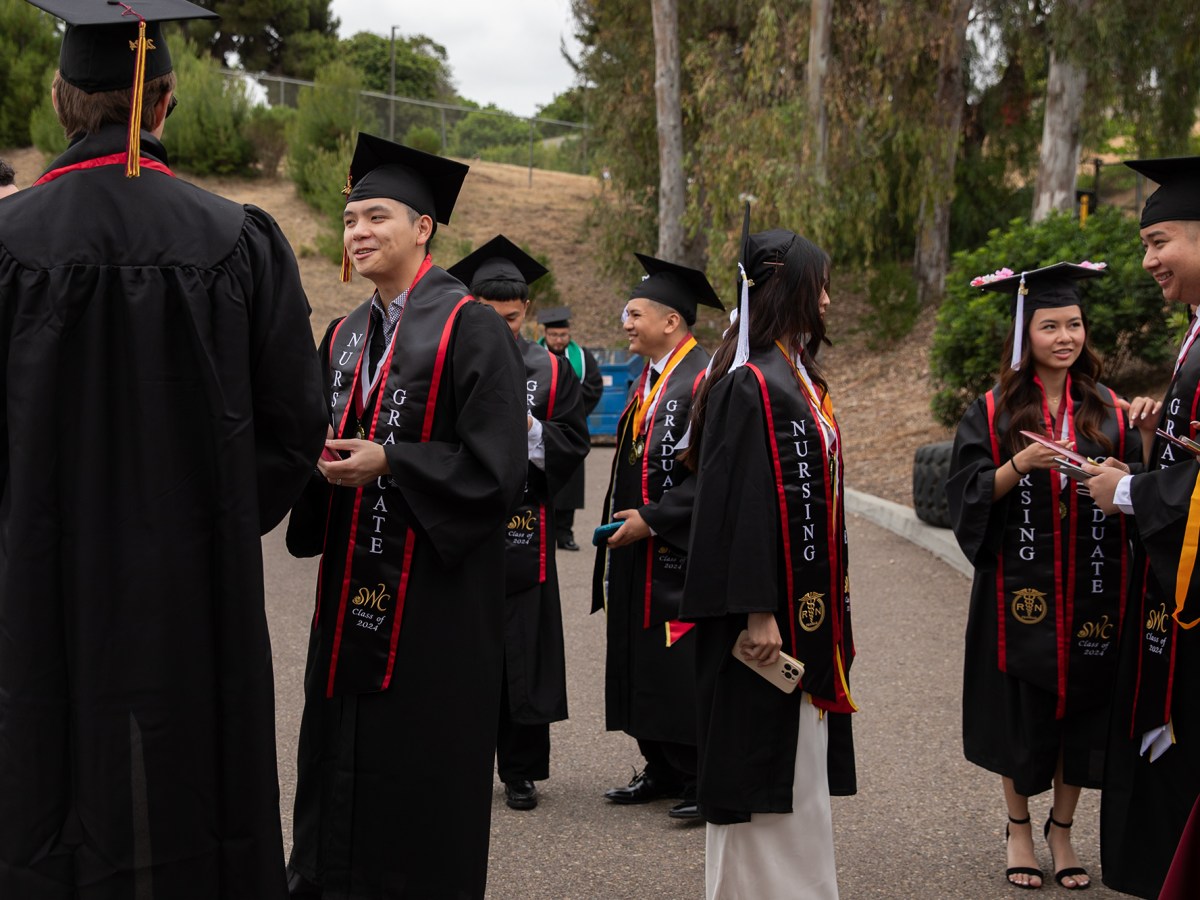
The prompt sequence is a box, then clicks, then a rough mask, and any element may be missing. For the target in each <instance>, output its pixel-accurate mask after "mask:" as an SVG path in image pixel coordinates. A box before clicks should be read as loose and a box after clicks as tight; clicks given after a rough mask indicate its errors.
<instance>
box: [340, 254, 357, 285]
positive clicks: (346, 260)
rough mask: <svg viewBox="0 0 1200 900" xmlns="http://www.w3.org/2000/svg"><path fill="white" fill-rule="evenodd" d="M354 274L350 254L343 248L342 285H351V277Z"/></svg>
mask: <svg viewBox="0 0 1200 900" xmlns="http://www.w3.org/2000/svg"><path fill="white" fill-rule="evenodd" d="M353 272H354V269H353V267H352V266H351V265H350V254H349V253H347V252H346V248H345V247H343V248H342V276H341V277H342V284H349V283H350V276H351V274H352V273H353Z"/></svg>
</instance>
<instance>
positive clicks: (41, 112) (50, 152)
mask: <svg viewBox="0 0 1200 900" xmlns="http://www.w3.org/2000/svg"><path fill="white" fill-rule="evenodd" d="M57 68H58V66H57V65H52V66H51V67H50V68H49V69H47V70H46V74H45V75H44V76H43V80H44V81H45V90H43V91H42V99H41V101H39V102H38V104H37V106H35V107H34V108H33V112H32V113H31V114H30V116H29V138H30V140H31V141H32V142H33V146H35V147H37V148H38V149H39V150H41V151H42V153H43V154H45V156H46V158H47V159H56V158H57V157H58V156H60V155H61V154H62V153H63V151H65V150H66V149H67V135H66V132H65V131H63V127H62V123H61V122H59V121H58V113H56V112H55V111H54V103H53V102H52V101H51V99H50V85H51V84H52V83H53V82H54V72H55V70H56V69H57Z"/></svg>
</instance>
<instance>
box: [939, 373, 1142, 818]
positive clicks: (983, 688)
mask: <svg viewBox="0 0 1200 900" xmlns="http://www.w3.org/2000/svg"><path fill="white" fill-rule="evenodd" d="M1100 390H1101V396H1103V397H1109V396H1111V395H1110V392H1109V390H1108V389H1107V388H1104V387H1102V386H1101V388H1100ZM998 391H999V389H998V388H994V389H993V391H992V392H991V395H990V396H991V398H992V403H993V405H994V404H995V403H996V402H998V397H999V394H998ZM1071 399H1072V402H1073V404H1074V409H1075V410H1078V409H1079V406H1080V403H1081V400H1080V397H1079V395H1078V393H1074V396H1072V398H1071ZM987 401H988V398H987V396H986V395H985V396H984V397H980V398H979V399H978V400H976V401H975V402H974V403H973V404H972V405H971V406H970V407H969V408H968V409H967V412H966V413H965V414H964V415H963V418H962V421H961V422H960V423H959V426H958V431H957V433H956V435H955V440H954V450H953V454H952V458H951V463H950V474H949V478H948V479H947V482H946V496H947V499H948V501H949V505H950V517H951V522H952V527H953V529H954V533H955V536H956V537H957V539H958V543H959V546H960V547H961V548H962V550H963V553H964V554H965V555H966V557H967V559H969V560H970V561H971V564H972V565H973V566H974V567H975V576H974V580H973V581H972V584H971V602H970V610H969V614H968V617H967V628H966V652H965V654H964V661H963V699H962V707H963V752H964V755H965V756H966V758H967V759H968V760H969V761H970V762H972V763H974V764H975V765H977V766H981V767H982V768H985V769H987V770H988V771H990V772H995V773H997V774H998V775H1003V776H1007V777H1009V778H1012V779H1013V783H1014V787H1015V789H1016V791H1017V793H1019V794H1023V795H1025V796H1032V795H1035V794H1040V793H1041V792H1043V791H1045V790H1048V789H1049V788H1050V787H1051V784H1052V780H1053V778H1054V772H1055V768H1056V766H1057V763H1058V757H1059V749H1060V748H1061V750H1062V762H1063V777H1064V780H1065V781H1066V782H1067V783H1068V784H1073V785H1078V786H1080V787H1088V788H1098V787H1100V786H1101V780H1102V778H1103V773H1104V748H1105V742H1106V739H1107V728H1108V718H1109V703H1110V700H1111V697H1112V687H1113V678H1114V676H1115V665H1116V656H1117V651H1118V630H1119V627H1118V623H1119V621H1120V601H1121V600H1122V599H1123V597H1122V596H1121V595H1122V593H1123V591H1124V587H1125V584H1124V583H1125V579H1126V577H1127V575H1128V554H1127V552H1126V544H1125V535H1124V533H1123V529H1122V528H1121V519H1120V517H1117V516H1109V517H1107V518H1104V517H1103V514H1102V513H1097V511H1096V510H1095V505H1094V504H1093V503H1092V502H1091V498H1090V497H1087V496H1085V495H1082V494H1078V493H1076V492H1075V483H1074V482H1071V481H1068V482H1067V490H1068V491H1069V492H1070V493H1069V494H1067V495H1066V496H1067V497H1068V499H1069V498H1070V497H1071V496H1072V495H1073V496H1074V502H1076V503H1077V504H1078V505H1077V507H1076V518H1075V520H1073V521H1077V522H1078V523H1079V524H1080V527H1081V528H1084V529H1087V528H1090V527H1091V526H1092V525H1096V526H1099V527H1101V528H1102V529H1103V531H1102V532H1098V533H1100V534H1102V536H1103V539H1102V541H1101V542H1099V543H1098V544H1097V547H1096V548H1095V549H1098V550H1099V552H1100V553H1101V554H1102V556H1101V557H1100V559H1099V560H1096V559H1083V558H1080V557H1083V556H1085V555H1087V556H1089V557H1090V556H1091V554H1090V553H1087V554H1085V553H1084V552H1082V551H1077V552H1076V563H1077V566H1076V567H1077V570H1078V571H1079V575H1078V577H1076V578H1075V580H1074V584H1075V591H1074V596H1073V597H1072V598H1070V602H1071V604H1072V608H1073V622H1072V623H1065V624H1066V627H1065V628H1064V629H1063V631H1064V633H1065V634H1069V635H1071V638H1070V646H1071V647H1072V648H1075V647H1077V646H1079V647H1082V645H1083V643H1084V642H1086V643H1088V644H1089V646H1090V648H1091V649H1090V654H1091V655H1089V656H1088V657H1087V659H1088V660H1097V659H1100V658H1102V657H1107V660H1106V664H1105V665H1104V666H1103V671H1100V670H1099V669H1098V668H1094V669H1092V670H1091V671H1085V670H1084V669H1083V668H1082V667H1080V666H1070V665H1068V669H1067V673H1066V679H1067V682H1066V684H1067V688H1066V690H1067V694H1066V696H1065V705H1064V706H1063V709H1062V713H1063V714H1062V716H1061V717H1060V716H1059V715H1058V712H1059V693H1058V691H1057V690H1056V689H1052V688H1050V687H1049V686H1048V685H1047V684H1046V683H1045V682H1041V683H1039V679H1038V678H1037V677H1034V676H1031V675H1030V674H1029V673H1027V672H1023V671H1022V670H1021V665H1022V661H1021V660H1020V659H1019V656H1018V655H1019V654H1020V653H1022V652H1030V653H1031V652H1035V651H1032V650H1030V649H1028V648H1030V647H1031V646H1032V645H1034V644H1035V643H1037V646H1038V647H1039V650H1037V651H1036V652H1038V653H1039V655H1040V656H1042V657H1043V659H1041V660H1038V661H1037V663H1038V664H1039V665H1041V664H1042V663H1045V662H1050V661H1051V660H1052V658H1053V656H1054V653H1055V650H1054V647H1053V646H1052V645H1046V644H1044V643H1041V641H1042V636H1033V637H1030V636H1029V635H1026V634H1023V633H1022V631H1023V629H1028V628H1029V627H1030V626H1029V625H1020V624H1017V623H1013V620H1012V618H1011V610H1010V609H1009V608H1008V607H1007V606H1006V616H1005V621H1006V624H1007V625H1008V627H1006V633H1009V631H1010V630H1011V635H1010V637H1009V641H1011V642H1012V645H1011V647H1010V648H1008V649H1007V651H1006V670H1005V671H1001V668H1000V655H999V628H1000V625H999V618H998V612H997V567H998V565H1000V564H1001V563H1000V561H1001V559H1002V558H1003V559H1004V560H1005V563H1004V564H1005V566H1006V571H1007V573H1008V574H1009V575H1010V576H1011V577H1012V578H1017V579H1018V583H1019V585H1020V586H1036V587H1040V588H1042V589H1043V591H1044V592H1045V593H1046V594H1047V595H1048V603H1049V604H1050V605H1051V607H1054V604H1055V601H1054V600H1053V599H1051V598H1050V597H1051V595H1052V594H1053V585H1054V583H1055V576H1054V574H1053V569H1052V568H1050V567H1051V566H1052V559H1053V553H1054V540H1053V533H1052V532H1050V533H1045V532H1047V530H1048V529H1046V528H1045V527H1043V526H1044V524H1045V521H1048V516H1049V512H1048V511H1047V507H1048V505H1049V504H1051V503H1052V500H1051V499H1050V488H1051V479H1052V478H1056V479H1057V478H1059V477H1060V476H1059V475H1058V474H1057V473H1050V472H1046V471H1041V472H1036V473H1031V474H1030V475H1029V476H1027V479H1025V480H1022V482H1021V483H1020V484H1018V485H1017V486H1016V487H1015V488H1013V490H1012V491H1011V492H1010V493H1009V494H1008V495H1006V496H1005V497H1003V498H1002V499H1001V500H1000V501H998V502H996V503H993V502H992V489H993V484H994V482H995V475H996V470H997V466H996V462H995V455H994V454H995V452H996V450H995V448H996V447H1000V448H1002V447H1003V445H1002V444H1000V443H997V444H995V445H994V444H993V438H994V433H993V431H992V430H990V429H989V424H988V408H987ZM1102 427H1103V430H1104V432H1105V434H1106V435H1107V436H1108V438H1109V440H1110V441H1111V442H1112V445H1113V447H1114V450H1113V451H1112V452H1111V454H1110V455H1118V456H1119V455H1121V453H1120V452H1119V448H1122V447H1123V451H1124V452H1123V455H1124V459H1125V461H1126V462H1127V463H1130V464H1133V465H1140V463H1141V458H1142V450H1141V448H1142V443H1141V437H1140V436H1139V435H1138V433H1137V432H1136V431H1135V430H1133V429H1130V428H1128V426H1127V424H1126V423H1125V421H1124V418H1123V417H1121V419H1120V421H1118V419H1117V417H1116V416H1113V415H1109V416H1108V417H1107V418H1106V420H1105V421H1104V422H1103V423H1102ZM1119 429H1124V435H1123V436H1122V435H1121V433H1120V431H1119ZM1005 430H1007V424H1006V420H1005V418H1004V417H1003V416H1000V417H999V424H998V426H997V428H996V433H1003V432H1004V431H1005ZM1076 441H1077V449H1078V451H1079V452H1080V453H1083V454H1084V455H1087V456H1092V457H1096V456H1100V455H1104V452H1105V451H1104V450H1103V448H1101V447H1100V446H1099V445H1096V444H1093V443H1091V442H1089V441H1088V440H1087V439H1086V438H1085V437H1084V436H1083V435H1082V434H1076ZM999 452H1000V453H1001V465H1005V464H1007V461H1008V453H1007V451H1005V450H1003V449H1000V451H999ZM1026 497H1028V498H1029V501H1030V503H1031V504H1034V505H1033V507H1032V508H1031V514H1030V515H1029V516H1027V515H1026V513H1025V507H1024V505H1023V504H1022V502H1020V501H1022V500H1023V499H1024V498H1026ZM1064 502H1065V501H1064ZM1062 509H1064V510H1065V509H1066V507H1065V506H1064V507H1062ZM1097 515H1099V517H1100V519H1099V521H1097V522H1094V521H1093V520H1094V519H1096V516H1097ZM1043 516H1046V517H1047V520H1043V518H1042V517H1043ZM1066 521H1068V520H1067V519H1064V518H1062V517H1061V516H1060V522H1066ZM1030 527H1034V529H1035V533H1036V534H1037V536H1038V537H1037V543H1036V544H1027V545H1024V546H1025V551H1026V553H1030V554H1033V553H1035V554H1036V555H1037V556H1038V558H1039V563H1038V564H1039V565H1042V564H1044V565H1045V566H1046V567H1047V568H1045V569H1040V568H1039V569H1037V570H1033V569H1032V568H1031V567H1029V566H1021V565H1019V562H1020V557H1019V556H1018V555H1017V554H1018V553H1019V552H1020V549H1021V547H1022V546H1023V545H1022V540H1023V538H1025V537H1026V536H1027V535H1028V534H1029V533H1030ZM1069 531H1070V526H1069V525H1068V526H1067V527H1064V528H1063V543H1062V547H1063V548H1064V550H1065V549H1066V548H1068V547H1069V546H1070V545H1071V543H1072V541H1071V539H1070V537H1069ZM1093 552H1094V551H1093ZM1063 558H1064V560H1065V559H1068V558H1069V557H1066V556H1064V557H1063ZM1097 566H1099V568H1098V569H1097ZM1068 571H1070V567H1069V566H1067V565H1064V566H1063V572H1062V575H1061V576H1060V580H1061V582H1062V583H1064V584H1065V582H1066V577H1067V572H1068ZM1097 572H1099V573H1101V574H1102V575H1103V577H1104V579H1105V580H1104V581H1103V583H1102V584H1101V585H1100V588H1101V590H1102V594H1100V595H1095V594H1093V592H1092V587H1093V585H1092V581H1091V579H1090V578H1089V577H1088V576H1090V575H1093V574H1096V573H1097ZM1018 573H1020V574H1018ZM1064 596H1065V594H1064ZM1009 599H1011V598H1009ZM1056 612H1057V609H1056V607H1054V608H1052V609H1051V610H1050V612H1048V613H1047V616H1046V617H1045V619H1044V624H1045V625H1046V626H1049V625H1050V623H1051V622H1052V621H1053V615H1054V614H1055V613H1056ZM1065 614H1066V613H1065V609H1064V616H1065ZM1088 623H1092V624H1091V625H1090V626H1089V624H1088ZM1038 624H1043V623H1038ZM1085 629H1086V631H1087V632H1088V636H1086V637H1084V636H1081V633H1082V632H1083V631H1084V630H1085ZM1093 630H1095V631H1096V634H1095V635H1092V632H1093ZM1044 636H1045V637H1047V638H1053V636H1054V631H1053V629H1052V628H1047V629H1046V632H1045V635H1044ZM1022 641H1023V642H1024V647H1022V646H1021V645H1020V644H1019V643H1018V642H1022ZM1051 667H1052V663H1051Z"/></svg>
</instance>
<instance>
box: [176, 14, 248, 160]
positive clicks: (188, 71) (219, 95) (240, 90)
mask: <svg viewBox="0 0 1200 900" xmlns="http://www.w3.org/2000/svg"><path fill="white" fill-rule="evenodd" d="M168 43H169V44H170V47H171V59H172V61H173V62H174V65H175V77H176V78H177V79H178V80H179V84H178V87H177V88H176V91H175V93H176V95H177V96H178V97H179V106H178V108H177V109H176V110H175V112H174V113H172V114H171V121H170V122H169V123H168V124H167V126H166V129H165V131H164V134H165V137H164V143H165V144H166V145H167V149H168V150H169V151H170V154H171V165H172V166H173V167H175V168H179V169H183V170H186V171H189V172H194V173H195V174H197V175H231V174H234V173H237V174H240V175H250V174H253V170H252V168H251V165H252V163H253V160H254V146H253V145H252V144H251V143H250V140H249V139H248V138H247V137H246V131H245V126H246V124H247V123H248V122H249V120H250V110H251V104H250V98H249V95H248V93H247V90H246V86H245V84H244V83H243V82H242V81H240V80H236V79H228V78H226V77H225V76H224V75H223V74H221V70H220V68H219V67H218V65H217V62H216V60H214V59H213V58H212V57H211V56H204V57H200V56H197V52H198V51H197V50H196V48H195V46H194V45H192V44H191V43H190V42H185V41H183V40H182V39H180V38H176V37H171V38H169V39H168Z"/></svg>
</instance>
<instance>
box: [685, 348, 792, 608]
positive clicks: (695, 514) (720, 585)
mask: <svg viewBox="0 0 1200 900" xmlns="http://www.w3.org/2000/svg"><path fill="white" fill-rule="evenodd" d="M693 478H694V481H695V502H694V504H693V510H692V522H691V540H690V542H689V546H688V566H687V577H686V581H685V582H684V588H683V602H682V604H681V607H680V612H681V618H683V619H700V618H706V617H710V616H723V615H728V614H731V613H751V612H775V611H776V609H777V607H778V605H779V599H780V594H781V588H780V580H779V564H780V558H779V556H780V550H779V527H780V526H779V500H778V490H777V485H776V482H775V475H774V465H773V463H772V461H771V457H770V454H769V451H768V447H767V435H766V425H765V418H764V415H763V408H762V396H761V394H760V392H759V388H758V382H757V380H756V379H755V377H754V374H753V372H751V371H750V370H749V369H746V368H744V367H743V368H739V369H735V370H734V371H733V372H731V373H730V374H728V375H726V376H724V377H723V378H722V379H721V380H720V381H718V382H717V383H716V384H715V385H714V386H713V387H712V390H711V392H710V393H709V396H708V413H707V417H706V420H705V423H704V434H703V438H702V446H701V450H700V467H699V471H698V472H697V473H696V475H695V476H693Z"/></svg>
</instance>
